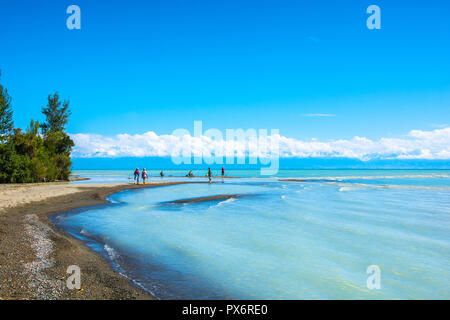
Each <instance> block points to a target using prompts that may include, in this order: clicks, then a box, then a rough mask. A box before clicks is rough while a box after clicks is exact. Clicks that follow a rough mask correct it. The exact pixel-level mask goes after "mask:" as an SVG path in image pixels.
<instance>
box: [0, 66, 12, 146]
mask: <svg viewBox="0 0 450 320" xmlns="http://www.w3.org/2000/svg"><path fill="white" fill-rule="evenodd" d="M0 77H1V71H0ZM13 128H14V122H13V111H12V106H11V97H10V96H9V94H8V90H6V88H4V87H3V85H2V84H1V83H0V142H1V141H4V140H6V139H7V136H8V135H10V134H11V133H12V130H13Z"/></svg>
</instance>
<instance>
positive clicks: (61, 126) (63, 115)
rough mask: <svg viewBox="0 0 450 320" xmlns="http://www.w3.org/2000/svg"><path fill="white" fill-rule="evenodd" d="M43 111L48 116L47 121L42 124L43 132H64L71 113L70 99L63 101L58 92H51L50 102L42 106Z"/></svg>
mask: <svg viewBox="0 0 450 320" xmlns="http://www.w3.org/2000/svg"><path fill="white" fill-rule="evenodd" d="M61 104H62V105H61ZM42 113H43V114H44V115H45V117H46V119H45V122H44V123H43V124H42V133H43V134H44V135H47V133H49V132H63V131H64V130H65V129H66V124H67V121H68V120H69V117H70V115H71V112H70V110H69V101H64V102H62V103H61V101H59V95H58V93H55V94H53V95H51V94H49V95H48V104H47V106H46V107H44V108H42Z"/></svg>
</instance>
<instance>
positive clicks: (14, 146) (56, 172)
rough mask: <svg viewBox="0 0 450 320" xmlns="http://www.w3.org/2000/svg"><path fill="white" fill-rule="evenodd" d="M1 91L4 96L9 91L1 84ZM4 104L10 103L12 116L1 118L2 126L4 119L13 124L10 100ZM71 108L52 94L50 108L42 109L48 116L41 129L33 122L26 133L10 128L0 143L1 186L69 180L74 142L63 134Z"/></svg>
mask: <svg viewBox="0 0 450 320" xmlns="http://www.w3.org/2000/svg"><path fill="white" fill-rule="evenodd" d="M0 89H1V91H0V93H2V94H3V96H5V95H4V92H6V90H4V89H3V87H2V86H1V85H0ZM6 96H7V95H6ZM1 101H7V102H8V104H7V105H8V109H7V110H9V111H10V115H11V119H9V118H8V119H6V117H4V118H1V120H2V124H3V119H6V120H5V122H4V123H12V109H11V105H10V98H9V97H8V98H7V99H5V100H0V102H1ZM5 105H6V103H5ZM2 106H3V105H2ZM68 108H69V103H68V102H64V103H63V105H62V106H61V103H60V102H59V97H58V95H57V94H54V95H49V104H48V106H47V108H43V109H42V113H43V114H44V115H45V117H46V121H45V122H44V124H43V126H42V127H40V124H39V122H38V121H34V120H31V121H30V124H29V126H28V127H27V129H26V130H25V132H22V130H21V129H12V127H11V128H10V127H9V125H8V127H7V130H5V133H4V134H3V135H2V137H3V140H2V141H1V142H0V183H27V182H45V181H61V180H68V179H69V176H70V168H71V166H72V163H71V160H70V153H71V151H72V148H73V146H74V143H73V141H72V139H71V138H70V137H69V135H68V134H67V133H66V132H64V130H65V126H66V124H67V121H68V118H69V116H70V111H69V109H68ZM2 110H3V109H2ZM8 121H9V122H8ZM2 128H3V127H2ZM40 131H41V132H42V134H41V133H40Z"/></svg>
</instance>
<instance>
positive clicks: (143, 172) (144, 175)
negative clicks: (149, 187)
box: [142, 168, 148, 184]
mask: <svg viewBox="0 0 450 320" xmlns="http://www.w3.org/2000/svg"><path fill="white" fill-rule="evenodd" d="M147 178H148V174H147V171H146V170H145V168H144V169H143V170H142V180H143V181H144V184H145V179H147Z"/></svg>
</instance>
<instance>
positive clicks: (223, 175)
mask: <svg viewBox="0 0 450 320" xmlns="http://www.w3.org/2000/svg"><path fill="white" fill-rule="evenodd" d="M224 177H225V168H224V167H222V183H224V182H225V181H224V180H223V178H224Z"/></svg>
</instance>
